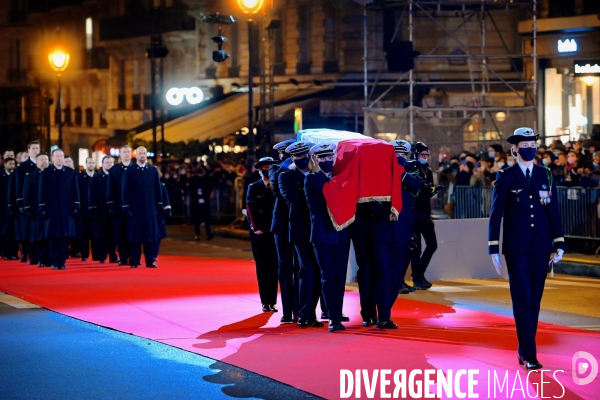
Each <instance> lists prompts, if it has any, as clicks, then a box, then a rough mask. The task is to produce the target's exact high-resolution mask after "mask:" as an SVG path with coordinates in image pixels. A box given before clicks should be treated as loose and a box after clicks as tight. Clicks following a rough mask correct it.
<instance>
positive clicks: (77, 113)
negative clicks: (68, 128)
mask: <svg viewBox="0 0 600 400" xmlns="http://www.w3.org/2000/svg"><path fill="white" fill-rule="evenodd" d="M73 114H74V118H75V125H76V126H81V124H82V119H83V118H82V117H83V116H82V114H81V107H75V109H74V110H73Z"/></svg>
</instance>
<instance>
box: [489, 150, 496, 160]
mask: <svg viewBox="0 0 600 400" xmlns="http://www.w3.org/2000/svg"><path fill="white" fill-rule="evenodd" d="M488 157H489V158H492V159H493V158H496V152H495V151H490V152H489V153H488Z"/></svg>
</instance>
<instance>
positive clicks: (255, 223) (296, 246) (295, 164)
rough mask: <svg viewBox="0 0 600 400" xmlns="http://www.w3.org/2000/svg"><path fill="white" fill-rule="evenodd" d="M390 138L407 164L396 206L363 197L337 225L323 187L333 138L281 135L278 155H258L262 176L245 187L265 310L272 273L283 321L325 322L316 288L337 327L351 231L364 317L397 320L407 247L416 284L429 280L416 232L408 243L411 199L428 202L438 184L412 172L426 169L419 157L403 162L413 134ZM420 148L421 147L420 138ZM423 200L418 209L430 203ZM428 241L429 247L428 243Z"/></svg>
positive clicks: (367, 322)
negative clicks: (344, 223)
mask: <svg viewBox="0 0 600 400" xmlns="http://www.w3.org/2000/svg"><path fill="white" fill-rule="evenodd" d="M393 145H394V147H395V150H396V154H397V159H398V162H399V163H400V164H401V165H403V166H404V167H405V172H404V173H403V175H402V187H403V190H402V197H403V198H402V200H403V208H402V210H401V212H400V213H399V214H397V213H394V212H393V211H392V207H391V204H390V202H371V203H360V204H358V205H357V210H356V216H355V220H354V222H353V223H352V224H351V225H350V226H349V227H345V228H342V227H337V228H338V229H339V230H338V229H336V227H334V225H333V222H332V220H331V218H330V215H329V211H328V209H327V203H326V201H325V196H324V194H323V188H324V186H325V185H326V184H327V182H329V180H330V179H331V178H332V177H333V175H332V174H333V165H334V162H335V145H333V144H323V145H313V144H311V143H306V142H296V141H294V140H290V141H285V142H282V143H279V144H277V145H276V146H275V147H274V148H275V149H276V150H278V152H279V154H280V160H279V162H277V161H275V160H273V159H272V158H270V157H267V158H262V159H261V160H260V161H259V162H258V163H256V165H255V166H254V167H255V168H256V169H257V170H258V171H259V173H260V175H261V179H260V180H258V181H257V182H254V183H252V184H251V185H250V186H249V187H248V192H247V199H246V209H247V213H248V217H249V222H250V239H251V243H252V250H253V253H254V257H255V261H256V272H257V279H258V285H259V293H260V298H261V303H262V304H263V311H265V312H268V311H277V309H276V308H275V304H276V300H277V280H278V279H277V278H279V285H280V289H281V301H282V307H283V316H282V318H281V323H283V324H288V323H294V322H296V323H297V324H298V325H299V326H300V327H323V326H324V324H323V323H322V322H320V321H319V320H318V319H317V314H316V306H317V303H318V301H319V298H320V297H321V307H322V314H321V319H327V320H329V327H328V329H329V331H331V332H336V331H341V330H344V329H345V328H344V326H343V324H342V322H344V321H348V320H349V319H348V318H347V317H346V316H345V315H344V314H343V313H342V306H343V299H344V291H345V282H346V274H347V267H348V258H349V253H350V242H351V241H352V243H353V245H354V250H355V254H356V260H357V264H358V283H359V291H360V299H361V315H362V319H363V322H362V324H363V326H365V327H370V326H377V327H378V328H380V329H396V328H397V326H396V324H394V322H393V321H392V320H391V309H392V306H393V304H394V302H395V299H396V298H397V296H398V294H399V293H408V292H409V291H413V290H415V288H414V287H412V286H409V285H407V284H406V283H405V282H404V276H405V274H406V271H407V269H408V265H409V263H410V262H411V256H412V258H413V263H414V264H413V282H414V283H415V286H416V287H417V288H418V289H428V288H429V287H431V284H430V283H429V282H428V281H427V280H426V279H425V277H424V272H425V268H426V265H424V268H420V267H419V265H420V264H419V263H420V261H421V259H422V257H423V256H424V257H425V259H424V262H425V263H426V264H427V263H428V261H429V259H430V258H431V255H427V254H426V253H427V251H426V252H425V253H421V246H420V241H421V239H420V234H419V237H418V242H419V245H418V249H417V248H416V246H415V241H416V240H415V232H414V231H413V227H414V223H413V221H414V215H415V207H413V205H414V203H415V199H419V198H420V197H423V198H426V200H427V202H429V199H430V198H431V196H433V195H434V194H435V193H436V188H435V187H433V185H432V183H431V184H429V183H427V182H426V177H425V179H424V178H423V177H421V176H419V174H421V173H423V174H425V175H426V173H425V172H426V170H429V171H430V169H429V168H426V165H425V164H426V163H421V165H420V166H419V165H418V164H417V162H416V161H408V162H407V158H409V155H410V154H411V146H410V144H409V143H408V142H406V141H396V142H394V143H393ZM423 146H424V145H423ZM421 150H423V151H425V152H426V151H427V149H426V146H425V148H424V149H421ZM311 163H314V164H316V166H317V168H318V170H317V171H316V172H311V169H313V170H314V169H315V168H311ZM421 170H423V171H425V172H423V171H421ZM418 208H419V207H418ZM422 208H423V207H420V208H419V211H420V212H423V213H427V210H423V209H422ZM430 217H431V210H430V209H429V218H430ZM431 226H432V228H433V223H432V224H431ZM433 239H434V242H435V232H433ZM427 243H429V241H427ZM429 251H430V252H431V254H433V251H435V248H433V250H432V249H429ZM421 266H422V265H421Z"/></svg>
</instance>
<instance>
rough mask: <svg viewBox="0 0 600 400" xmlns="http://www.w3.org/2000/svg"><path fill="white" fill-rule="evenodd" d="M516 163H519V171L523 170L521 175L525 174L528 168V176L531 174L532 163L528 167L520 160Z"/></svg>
mask: <svg viewBox="0 0 600 400" xmlns="http://www.w3.org/2000/svg"><path fill="white" fill-rule="evenodd" d="M517 164H518V165H519V168H521V171H522V172H523V175H525V176H527V171H526V170H527V169H528V170H529V176H533V163H531V165H530V166H529V167H526V166H525V165H523V164H522V163H521V161H517Z"/></svg>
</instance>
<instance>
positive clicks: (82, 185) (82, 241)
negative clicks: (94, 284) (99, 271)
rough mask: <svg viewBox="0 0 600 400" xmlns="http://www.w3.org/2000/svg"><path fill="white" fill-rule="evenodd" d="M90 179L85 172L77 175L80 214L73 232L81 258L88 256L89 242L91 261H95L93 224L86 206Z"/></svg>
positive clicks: (95, 248) (96, 256) (95, 249)
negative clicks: (74, 232)
mask: <svg viewBox="0 0 600 400" xmlns="http://www.w3.org/2000/svg"><path fill="white" fill-rule="evenodd" d="M94 175H95V173H94ZM92 179H93V177H90V176H89V175H88V174H87V172H86V171H81V172H80V173H78V174H77V186H78V187H79V198H80V199H81V213H79V215H78V216H77V218H76V220H75V230H76V232H77V239H78V241H79V246H78V247H79V253H80V254H81V258H82V259H83V258H88V257H89V256H90V240H91V241H92V259H93V260H96V259H97V258H98V255H97V245H96V240H94V239H93V237H94V235H93V222H92V217H91V216H90V213H89V205H88V190H89V187H90V183H91V181H92Z"/></svg>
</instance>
